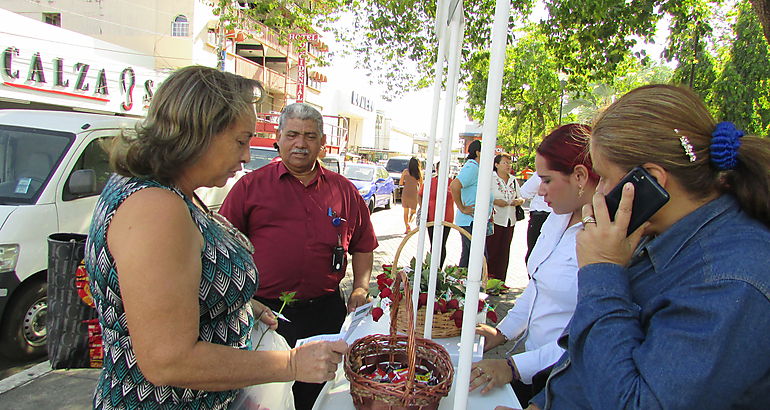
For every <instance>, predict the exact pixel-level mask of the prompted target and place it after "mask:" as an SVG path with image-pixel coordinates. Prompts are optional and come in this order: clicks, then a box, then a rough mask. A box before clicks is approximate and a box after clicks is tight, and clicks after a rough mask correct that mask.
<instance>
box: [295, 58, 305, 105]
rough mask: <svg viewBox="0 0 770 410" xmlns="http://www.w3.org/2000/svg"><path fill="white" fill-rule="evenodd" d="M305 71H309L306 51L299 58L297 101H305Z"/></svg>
mask: <svg viewBox="0 0 770 410" xmlns="http://www.w3.org/2000/svg"><path fill="white" fill-rule="evenodd" d="M305 73H307V60H306V59H305V53H302V54H300V55H299V57H298V58H297V102H305Z"/></svg>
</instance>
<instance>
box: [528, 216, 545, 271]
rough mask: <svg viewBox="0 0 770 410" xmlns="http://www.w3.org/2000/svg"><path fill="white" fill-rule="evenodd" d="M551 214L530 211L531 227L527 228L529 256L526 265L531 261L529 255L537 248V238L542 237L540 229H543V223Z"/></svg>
mask: <svg viewBox="0 0 770 410" xmlns="http://www.w3.org/2000/svg"><path fill="white" fill-rule="evenodd" d="M549 213H550V212H544V211H530V213H529V226H528V227H527V255H526V256H525V257H524V263H527V261H529V254H530V253H532V248H534V247H535V242H537V238H538V237H539V236H540V229H541V228H542V227H543V222H545V220H546V218H548V214H549Z"/></svg>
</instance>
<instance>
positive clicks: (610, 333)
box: [533, 85, 770, 409]
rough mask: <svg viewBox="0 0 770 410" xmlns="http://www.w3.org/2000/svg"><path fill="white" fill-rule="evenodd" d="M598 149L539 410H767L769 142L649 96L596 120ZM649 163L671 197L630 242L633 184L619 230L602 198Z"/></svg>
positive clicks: (675, 96) (665, 91)
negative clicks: (594, 183) (558, 347)
mask: <svg viewBox="0 0 770 410" xmlns="http://www.w3.org/2000/svg"><path fill="white" fill-rule="evenodd" d="M590 150H591V157H592V159H593V163H594V166H595V168H594V169H595V170H596V172H597V173H598V174H599V175H600V176H601V183H600V184H599V187H598V188H597V191H598V192H599V194H597V195H596V196H594V199H593V204H592V205H593V206H585V207H584V208H583V221H584V223H585V229H584V230H583V231H582V232H581V233H579V234H578V237H577V257H578V265H579V266H580V272H579V274H578V279H579V282H578V288H579V294H578V301H577V307H576V309H575V313H574V316H573V318H572V321H571V323H570V326H569V328H568V332H567V334H566V335H565V337H564V339H563V340H564V343H565V344H566V346H567V352H566V353H565V354H564V355H563V356H562V358H561V359H560V360H559V362H558V363H557V364H556V365H555V366H554V369H559V370H558V371H556V370H554V373H553V374H552V375H551V378H550V380H549V381H548V384H547V387H546V391H544V392H542V393H541V394H540V395H538V396H537V397H535V399H534V400H533V402H534V404H535V405H536V407H538V408H556V409H563V408H589V407H590V408H598V409H619V408H627V409H637V408H638V409H674V408H690V409H735V408H741V409H767V408H770V356H769V355H768V354H767V352H768V351H770V338H768V337H767V335H768V334H770V315H768V309H769V308H770V276H769V275H768V266H770V202H769V201H768V198H770V173H768V169H770V140H768V139H767V138H760V137H755V136H748V135H744V133H743V132H742V131H740V130H739V129H737V128H736V127H735V125H734V124H732V123H730V122H721V123H719V124H717V123H716V122H715V121H714V120H713V118H712V117H711V113H710V111H709V109H708V108H707V107H706V106H705V104H704V103H703V100H702V99H701V98H700V97H699V96H698V95H696V94H695V93H694V92H692V91H691V90H689V89H686V88H684V87H678V86H673V85H650V86H644V87H640V88H637V89H634V90H632V91H631V92H629V93H628V94H626V95H624V96H623V97H621V98H620V99H618V100H617V101H616V102H615V103H613V104H612V105H611V106H609V108H607V109H606V110H605V111H603V112H602V113H600V114H599V116H598V118H597V120H596V122H595V124H594V128H593V131H592V133H591V148H590ZM640 165H641V166H642V167H643V168H644V169H645V170H646V171H647V172H648V173H649V174H650V175H651V176H652V177H653V178H655V180H656V181H657V182H658V183H659V184H660V185H661V186H662V187H663V188H664V189H665V190H666V191H667V192H668V194H669V197H670V199H669V200H668V202H667V203H666V204H665V205H664V206H663V207H662V208H660V210H658V211H657V212H656V213H655V214H653V215H652V217H650V218H649V220H648V221H647V223H646V224H644V225H642V226H641V227H640V228H638V229H637V230H636V231H635V232H633V233H631V234H630V235H628V234H627V230H628V223H629V220H630V216H631V214H632V213H633V212H635V211H637V210H636V209H634V207H635V206H634V205H635V204H633V197H634V195H636V194H637V190H636V189H635V188H634V185H633V184H631V183H627V184H625V185H624V186H623V188H622V199H621V201H620V206H619V207H618V211H617V212H616V213H615V215H614V220H611V219H610V215H609V214H608V210H607V204H606V202H605V199H604V195H602V194H606V193H608V192H610V190H612V189H613V187H614V186H616V184H617V183H618V182H619V181H620V180H621V179H622V178H623V176H624V175H625V174H626V173H627V172H628V171H629V170H631V169H633V168H634V167H637V166H640ZM642 236H647V237H648V239H649V240H646V241H644V242H642ZM533 255H534V253H533ZM546 396H547V397H548V400H547V403H548V406H547V407H546Z"/></svg>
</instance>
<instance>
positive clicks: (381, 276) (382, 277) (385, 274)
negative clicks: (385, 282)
mask: <svg viewBox="0 0 770 410" xmlns="http://www.w3.org/2000/svg"><path fill="white" fill-rule="evenodd" d="M387 277H388V274H387V273H380V274H379V275H377V281H378V282H379V280H380V279H385V278H387Z"/></svg>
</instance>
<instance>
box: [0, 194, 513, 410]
mask: <svg viewBox="0 0 770 410" xmlns="http://www.w3.org/2000/svg"><path fill="white" fill-rule="evenodd" d="M527 220H528V219H525V220H523V221H520V222H518V223H517V224H516V228H515V230H514V236H513V243H512V245H511V257H510V264H509V268H508V275H507V278H506V284H507V285H508V286H510V287H511V290H510V291H509V292H508V293H507V294H503V295H500V296H490V299H489V300H490V302H491V304H492V305H494V306H496V308H495V311H496V312H497V314H498V317H500V319H502V318H503V317H504V316H505V313H506V312H507V311H508V309H510V308H511V306H513V302H514V301H515V299H516V297H518V295H520V294H521V292H522V291H523V290H524V287H525V286H526V284H527V281H528V279H527V272H526V267H525V265H524V255H525V254H526V247H527V245H526V231H527V229H526V226H527ZM372 224H373V225H374V230H375V233H376V234H377V239H378V241H379V247H378V248H377V249H376V250H375V251H374V271H373V273H372V282H371V283H372V285H373V287H374V284H375V283H376V282H375V280H374V277H375V276H376V275H378V274H380V273H381V272H382V268H381V266H382V265H383V264H391V263H393V259H394V257H395V253H396V250H397V249H398V247H399V245H400V244H401V242H402V240H403V239H404V237H405V235H404V229H405V228H404V223H403V208H401V206H400V204H394V205H393V207H392V208H391V209H389V210H386V209H379V210H377V211H375V212H374V213H373V214H372ZM412 226H413V227H414V225H412ZM417 236H418V235H414V236H412V237H411V238H410V240H409V241H408V243H407V244H406V245H405V246H404V249H403V251H402V257H400V258H399V259H400V260H399V264H400V265H403V264H405V263H408V260H409V259H411V258H412V257H413V256H414V255H415V250H416V247H417V246H416V243H417ZM426 240H427V237H426ZM459 257H460V234H459V233H458V232H457V231H454V230H453V231H452V232H451V233H450V236H449V239H448V241H447V259H446V263H445V264H449V265H451V264H457V262H458V261H459ZM351 284H352V272H351V271H350V268H348V272H347V275H346V277H345V279H344V280H343V282H342V284H341V288H342V291H343V294H345V295H346V296H347V295H349V294H350V287H351ZM509 347H510V346H501V347H498V348H496V349H493V350H492V351H490V352H487V353H486V354H485V357H491V358H494V357H501V356H502V355H503V354H504V353H505V351H506V350H507V348H509ZM98 377H99V369H71V370H51V367H50V364H49V362H47V361H45V362H42V363H40V364H37V365H34V366H32V367H30V368H28V369H26V370H23V371H20V372H18V373H16V374H14V375H12V376H10V377H6V378H4V379H2V380H0V408H2V409H13V410H47V409H66V410H80V409H89V408H91V396H92V394H93V391H94V387H95V386H96V382H97V380H98Z"/></svg>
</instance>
